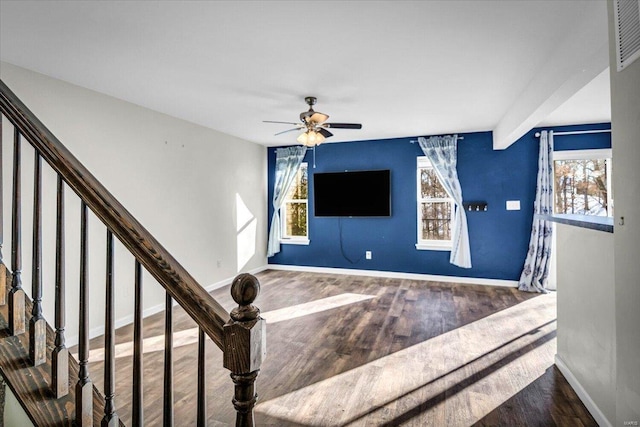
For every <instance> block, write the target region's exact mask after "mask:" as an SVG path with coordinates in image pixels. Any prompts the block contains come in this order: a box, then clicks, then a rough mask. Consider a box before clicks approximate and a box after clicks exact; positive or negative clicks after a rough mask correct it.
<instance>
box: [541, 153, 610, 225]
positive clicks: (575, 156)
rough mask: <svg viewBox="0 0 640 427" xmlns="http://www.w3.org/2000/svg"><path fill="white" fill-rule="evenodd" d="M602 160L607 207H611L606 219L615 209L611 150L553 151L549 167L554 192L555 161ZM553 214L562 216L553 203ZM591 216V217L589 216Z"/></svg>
mask: <svg viewBox="0 0 640 427" xmlns="http://www.w3.org/2000/svg"><path fill="white" fill-rule="evenodd" d="M597 159H604V160H605V161H606V174H607V205H608V206H611V209H610V210H609V211H608V212H607V218H612V217H613V215H612V214H613V210H614V208H615V206H614V204H613V191H612V190H613V177H612V176H611V172H612V168H613V166H612V165H613V150H612V149H611V148H594V149H590V150H559V151H555V150H554V151H553V152H552V155H551V165H552V166H553V170H552V175H553V177H554V188H553V190H554V191H555V176H556V160H560V161H563V160H597ZM553 213H554V214H556V215H563V214H562V213H557V212H556V204H555V201H554V203H553ZM590 216H591V215H590Z"/></svg>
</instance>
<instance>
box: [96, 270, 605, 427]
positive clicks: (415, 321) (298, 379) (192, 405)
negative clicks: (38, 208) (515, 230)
mask: <svg viewBox="0 0 640 427" xmlns="http://www.w3.org/2000/svg"><path fill="white" fill-rule="evenodd" d="M257 276H258V278H259V280H260V282H261V284H262V291H261V295H260V296H259V298H258V300H257V305H258V306H259V307H260V309H261V310H262V313H263V317H264V318H266V319H267V322H268V325H267V337H268V338H267V339H268V341H267V360H266V362H265V363H264V365H263V368H262V370H261V373H260V376H259V377H258V384H257V390H258V394H259V401H258V405H257V407H256V424H257V425H265V426H266V425H269V426H397V425H406V426H426V425H433V426H469V425H478V426H504V425H509V426H519V425H522V426H525V425H526V426H530V425H540V426H565V425H566V426H580V425H584V426H596V425H597V424H596V423H595V421H594V420H593V418H591V416H590V415H589V414H588V412H587V411H586V409H585V408H584V406H583V405H582V404H581V402H580V401H579V400H578V399H577V397H576V396H575V393H574V392H573V390H571V388H570V387H569V386H568V384H567V383H566V380H565V379H564V378H563V377H562V375H561V374H560V372H559V371H558V370H557V369H556V368H555V367H554V366H553V357H554V355H555V351H556V349H555V346H556V344H555V343H556V341H555V328H556V322H555V320H556V308H555V294H549V295H537V294H528V293H521V292H518V291H517V290H515V289H511V288H501V287H489V286H472V285H457V284H448V283H436V282H423V281H415V280H404V279H388V278H373V277H361V276H344V275H330V274H314V273H300V272H283V271H265V272H262V273H260V274H258V275H257ZM213 296H214V297H215V298H216V299H217V300H218V301H219V302H220V303H221V304H222V305H223V306H225V308H227V309H231V308H233V302H232V300H231V297H230V296H229V289H228V287H227V288H223V289H219V290H216V291H214V292H213ZM174 311H175V312H174V331H175V334H174V346H175V347H176V348H175V350H174V358H175V368H174V369H175V372H176V375H175V424H176V425H177V426H191V425H195V416H196V400H195V395H196V383H197V381H196V375H197V372H196V369H197V367H196V360H197V359H196V358H197V341H196V337H197V330H196V329H195V324H194V323H193V322H192V321H191V320H190V319H189V318H188V316H186V314H185V313H184V312H182V310H180V309H175V310H174ZM270 316H271V319H272V320H271V321H270ZM163 328H164V324H163V314H162V313H159V314H157V315H154V316H151V317H149V318H147V319H145V324H144V337H145V341H146V342H145V354H144V375H145V387H144V389H145V397H144V399H145V400H144V401H145V425H147V426H155V425H161V423H162V380H163V378H162V357H163V355H162V346H161V345H156V344H154V342H153V338H154V337H161V335H162V332H163ZM131 337H132V328H131V327H125V328H121V329H119V330H118V331H117V339H116V343H117V344H118V346H117V353H118V352H119V353H120V357H118V358H117V360H116V393H117V394H116V410H117V412H118V414H119V415H120V417H121V419H122V420H123V421H124V423H125V424H129V420H130V412H131V408H130V404H131V356H130V351H129V348H130V344H129V343H130V341H131ZM160 340H161V339H160ZM101 346H102V339H101V338H97V339H95V340H92V343H91V348H92V349H98V348H101ZM207 351H208V360H207V361H208V363H207V390H208V391H207V394H208V415H209V425H210V426H224V425H233V424H234V421H233V420H234V412H233V408H232V405H231V403H230V400H231V396H232V393H233V386H232V383H231V380H230V378H229V375H228V371H226V370H224V369H223V368H221V366H222V354H221V352H220V351H219V350H218V348H217V347H216V346H215V345H214V344H213V343H211V342H209V343H208V346H207ZM100 358H101V355H100V351H99V350H98V351H93V352H92V357H91V360H93V362H91V363H90V368H91V375H92V379H93V381H94V382H95V384H96V386H97V387H98V388H99V389H102V365H103V363H102V362H101V361H100Z"/></svg>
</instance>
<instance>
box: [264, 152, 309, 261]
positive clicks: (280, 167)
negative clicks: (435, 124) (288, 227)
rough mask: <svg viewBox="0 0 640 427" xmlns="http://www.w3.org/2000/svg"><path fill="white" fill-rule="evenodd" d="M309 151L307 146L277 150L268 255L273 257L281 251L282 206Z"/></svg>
mask: <svg viewBox="0 0 640 427" xmlns="http://www.w3.org/2000/svg"><path fill="white" fill-rule="evenodd" d="M306 152H307V147H303V146H299V147H286V148H278V149H277V150H276V177H275V184H274V186H273V217H272V218H271V228H270V229H269V243H268V245H267V256H268V257H271V256H274V255H275V254H277V253H278V252H280V237H282V236H281V230H280V208H281V207H282V204H283V203H284V198H285V197H286V195H287V193H288V192H289V189H290V188H291V184H293V181H294V180H295V177H296V174H297V173H298V169H300V164H301V163H302V159H303V158H304V155H305V153H306Z"/></svg>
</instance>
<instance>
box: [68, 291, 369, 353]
mask: <svg viewBox="0 0 640 427" xmlns="http://www.w3.org/2000/svg"><path fill="white" fill-rule="evenodd" d="M372 298H375V295H363V294H351V293H344V294H340V295H334V296H331V297H327V298H322V299H319V300H315V301H310V302H307V303H303V304H297V305H293V306H290V307H285V308H281V309H278V310H272V311H266V312H264V313H261V316H262V317H263V318H264V319H266V320H267V325H271V324H274V323H277V322H283V321H285V320H291V319H295V318H298V317H302V316H308V315H310V314H315V313H320V312H323V311H327V310H332V309H334V308H339V307H342V306H345V305H349V304H355V303H358V302H361V301H366V300H370V299H372ZM197 342H198V328H191V329H185V330H184V331H179V332H174V333H173V347H174V348H177V347H182V346H185V345H190V344H194V343H197ZM142 348H143V350H142V351H143V352H144V353H151V352H154V351H162V350H164V334H163V335H157V336H154V337H150V338H145V339H144V340H143V344H142ZM132 355H133V342H132V341H127V342H124V343H121V344H117V345H116V346H115V356H116V358H119V357H128V356H132ZM73 356H74V357H75V358H76V359H78V355H77V354H74V355H73ZM103 360H104V348H98V349H95V350H91V351H90V352H89V362H90V363H93V362H101V361H103Z"/></svg>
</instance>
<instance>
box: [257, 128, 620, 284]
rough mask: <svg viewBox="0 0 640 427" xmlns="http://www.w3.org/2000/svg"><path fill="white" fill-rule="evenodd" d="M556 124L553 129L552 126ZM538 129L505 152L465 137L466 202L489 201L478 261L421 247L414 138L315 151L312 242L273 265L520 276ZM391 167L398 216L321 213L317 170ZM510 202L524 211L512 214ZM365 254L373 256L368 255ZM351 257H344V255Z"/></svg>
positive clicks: (482, 215)
mask: <svg viewBox="0 0 640 427" xmlns="http://www.w3.org/2000/svg"><path fill="white" fill-rule="evenodd" d="M608 127H609V124H598V125H581V126H563V127H554V128H552V129H553V130H554V131H569V130H584V129H602V128H608ZM545 129H550V128H545ZM539 130H540V129H533V130H531V131H530V132H529V133H527V134H526V135H525V136H523V137H522V138H521V139H520V140H518V141H517V142H516V143H514V144H513V145H511V146H510V147H509V148H507V149H506V150H493V138H492V133H491V132H476V133H466V134H460V136H463V137H464V139H462V140H459V141H458V176H459V178H460V185H461V187H462V193H463V198H464V201H465V202H466V201H484V202H487V203H488V210H487V211H486V212H467V219H468V225H469V238H470V241H471V261H472V264H473V267H472V268H470V269H464V268H459V267H456V266H454V265H452V264H450V263H449V255H450V252H448V251H428V250H417V249H416V247H415V244H416V241H417V224H416V221H417V206H416V185H417V184H416V157H419V156H423V153H422V150H421V149H420V147H419V145H418V144H417V143H411V142H410V141H411V140H417V137H413V138H398V139H384V140H370V141H357V142H344V143H335V144H331V143H325V144H323V145H321V146H319V147H317V149H316V168H315V169H314V168H313V150H308V151H307V154H306V156H305V161H306V162H307V163H308V164H309V193H310V194H309V240H310V244H309V245H308V246H304V245H288V244H283V245H281V252H280V253H279V254H277V255H275V256H273V257H271V258H269V263H270V264H284V265H297V266H313V267H334V268H351V269H361V270H379V271H393V272H406V273H421V274H433V275H444V276H460V277H477V278H489V279H503V280H518V279H519V278H520V272H521V270H522V266H523V263H524V259H525V256H526V252H527V248H528V244H529V235H530V232H531V222H532V219H533V201H534V197H535V186H536V174H537V161H538V138H536V137H535V135H534V134H535V132H537V131H539ZM610 141H611V139H610V134H593V135H581V136H579V137H573V136H563V137H562V138H560V137H558V138H557V139H556V149H563V150H564V149H587V148H605V146H607V143H608V147H610V146H611V142H610ZM267 155H268V173H269V190H268V191H269V194H268V200H269V221H271V217H272V215H273V206H272V203H271V201H272V200H273V182H274V170H275V148H270V149H269V150H268V151H267ZM369 169H390V170H391V204H392V206H391V217H388V218H325V217H323V218H321V217H314V215H313V212H314V206H313V174H314V173H318V172H337V171H345V170H369ZM507 200H519V201H520V205H521V210H519V211H507V210H506V206H505V205H506V201H507ZM365 251H371V252H372V255H373V256H372V259H371V260H367V259H365V256H364V255H365ZM343 254H344V255H343Z"/></svg>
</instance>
